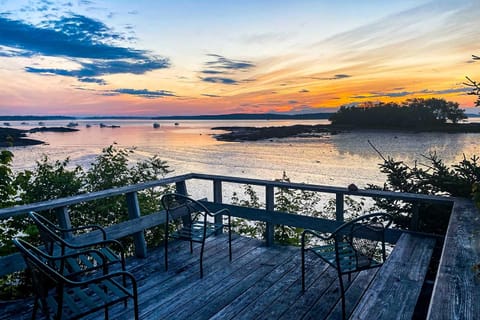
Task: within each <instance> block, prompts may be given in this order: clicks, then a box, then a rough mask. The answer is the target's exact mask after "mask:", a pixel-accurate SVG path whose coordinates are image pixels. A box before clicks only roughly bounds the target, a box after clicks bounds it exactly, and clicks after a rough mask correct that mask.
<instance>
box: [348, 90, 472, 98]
mask: <svg viewBox="0 0 480 320" xmlns="http://www.w3.org/2000/svg"><path fill="white" fill-rule="evenodd" d="M469 91H471V90H470V89H469V88H451V89H443V90H429V89H424V90H419V91H398V92H370V93H369V94H367V95H353V96H351V98H353V99H371V98H383V97H389V98H398V97H407V96H413V95H416V94H432V95H442V94H443V95H444V94H451V93H467V92H469Z"/></svg>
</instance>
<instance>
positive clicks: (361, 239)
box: [333, 213, 393, 269]
mask: <svg viewBox="0 0 480 320" xmlns="http://www.w3.org/2000/svg"><path fill="white" fill-rule="evenodd" d="M392 221H393V218H392V216H391V215H389V214H387V213H372V214H368V215H364V216H361V217H358V218H356V219H353V220H351V221H349V222H347V223H345V224H343V225H341V226H340V227H339V228H338V229H337V230H335V231H334V233H333V235H334V238H335V239H336V240H341V241H343V242H348V243H349V244H350V246H351V247H352V248H353V250H354V251H355V258H356V265H357V268H358V269H362V268H368V267H370V266H371V264H372V262H373V261H376V262H379V263H383V262H384V261H385V259H386V252H385V229H386V228H388V227H389V226H390V225H391V224H392Z"/></svg>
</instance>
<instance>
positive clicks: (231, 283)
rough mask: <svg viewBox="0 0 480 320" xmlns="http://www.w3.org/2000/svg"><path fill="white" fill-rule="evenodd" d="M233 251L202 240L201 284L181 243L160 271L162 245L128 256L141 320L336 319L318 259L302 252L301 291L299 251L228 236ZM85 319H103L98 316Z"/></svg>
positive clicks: (334, 289) (365, 280)
mask: <svg viewBox="0 0 480 320" xmlns="http://www.w3.org/2000/svg"><path fill="white" fill-rule="evenodd" d="M232 249H233V261H232V262H231V263H230V262H229V260H228V241H227V237H226V235H221V236H217V237H213V238H209V239H208V240H207V244H206V246H205V255H204V278H203V279H201V278H200V272H199V260H198V259H199V247H198V246H194V252H193V254H190V250H189V245H188V243H187V242H175V243H172V245H171V246H170V253H169V271H167V272H166V271H165V270H164V261H163V258H164V255H163V248H156V249H153V250H150V251H149V255H148V257H147V258H146V259H137V258H130V259H129V260H128V261H127V270H129V271H130V272H132V273H133V274H134V275H135V277H136V279H137V282H138V286H139V307H140V308H139V309H140V319H142V320H154V319H155V320H156V319H167V318H168V319H300V318H305V319H338V318H339V315H340V309H339V298H340V294H339V288H338V279H337V275H336V271H335V270H334V269H333V268H331V267H328V266H327V265H325V264H324V263H323V262H321V260H320V259H315V258H312V257H308V255H307V270H308V271H307V272H308V273H307V290H306V291H305V292H304V293H302V292H301V284H300V281H301V279H300V277H301V275H300V249H299V248H298V247H283V246H273V247H266V246H265V245H264V242H263V241H260V240H255V239H249V238H245V237H240V236H235V237H234V239H233V242H232ZM374 274H375V271H366V272H365V271H364V272H362V273H360V274H358V275H354V276H353V277H352V282H351V284H350V286H349V288H348V290H347V310H351V308H353V306H354V305H355V304H356V301H357V300H358V299H359V297H360V296H361V295H363V292H364V290H365V288H367V287H368V286H369V285H370V282H371V279H372V278H373V275H374ZM350 301H351V302H350ZM350 304H351V305H350ZM32 305H33V300H32V299H30V300H28V301H27V302H24V303H23V304H17V305H16V308H17V309H16V310H15V308H14V306H9V307H7V306H4V305H0V319H19V320H23V319H29V318H30V316H31V308H32ZM132 314H133V311H132V305H131V303H129V304H128V306H127V308H125V307H124V306H123V305H122V304H118V305H116V306H114V307H113V308H111V310H110V319H131V318H132ZM38 319H44V318H43V316H40V317H38ZM86 319H91V320H94V319H95V320H97V319H103V312H102V311H99V312H98V313H96V314H94V315H90V316H88V317H86Z"/></svg>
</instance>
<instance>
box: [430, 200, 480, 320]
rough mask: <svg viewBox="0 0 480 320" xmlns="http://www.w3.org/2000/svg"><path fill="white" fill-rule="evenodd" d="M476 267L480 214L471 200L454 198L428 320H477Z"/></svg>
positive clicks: (479, 281)
mask: <svg viewBox="0 0 480 320" xmlns="http://www.w3.org/2000/svg"><path fill="white" fill-rule="evenodd" d="M475 266H477V267H476V268H475ZM479 267H480V214H479V212H478V209H477V208H475V206H474V204H473V203H472V201H470V200H467V199H458V200H456V201H455V204H454V206H453V210H452V215H451V217H450V223H449V226H448V230H447V234H446V236H445V242H444V245H443V252H442V258H441V260H440V266H439V270H438V273H437V278H436V280H435V286H434V288H433V294H432V301H431V303H430V308H429V313H428V319H435V320H436V319H449V320H450V319H462V320H463V319H479V318H480V270H479V269H478V268H479Z"/></svg>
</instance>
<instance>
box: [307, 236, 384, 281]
mask: <svg viewBox="0 0 480 320" xmlns="http://www.w3.org/2000/svg"><path fill="white" fill-rule="evenodd" d="M308 250H310V251H312V252H314V253H315V254H316V255H318V256H319V257H320V258H321V259H322V260H324V261H325V262H327V263H328V264H330V265H331V266H332V267H334V268H337V262H336V255H335V245H334V244H328V245H323V246H316V247H312V248H309V249H308ZM338 254H339V260H340V270H341V272H342V273H344V274H345V273H350V272H357V271H361V270H363V269H369V268H374V267H376V266H380V265H381V263H380V262H378V261H376V260H374V259H370V258H368V257H366V256H363V255H362V254H361V253H360V252H358V251H355V249H354V248H353V247H352V246H351V244H350V243H348V242H344V241H342V242H338Z"/></svg>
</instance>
